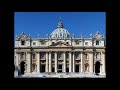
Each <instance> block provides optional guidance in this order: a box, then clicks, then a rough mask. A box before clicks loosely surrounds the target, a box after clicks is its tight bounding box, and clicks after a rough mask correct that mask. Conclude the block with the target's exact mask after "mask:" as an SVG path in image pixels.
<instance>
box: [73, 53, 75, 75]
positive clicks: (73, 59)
mask: <svg viewBox="0 0 120 90" xmlns="http://www.w3.org/2000/svg"><path fill="white" fill-rule="evenodd" d="M74 54H75V53H74V52H73V73H74V72H75V55H74Z"/></svg>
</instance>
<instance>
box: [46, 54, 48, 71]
mask: <svg viewBox="0 0 120 90" xmlns="http://www.w3.org/2000/svg"><path fill="white" fill-rule="evenodd" d="M46 72H48V52H46Z"/></svg>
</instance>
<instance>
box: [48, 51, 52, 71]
mask: <svg viewBox="0 0 120 90" xmlns="http://www.w3.org/2000/svg"><path fill="white" fill-rule="evenodd" d="M51 68H52V67H51V52H49V72H51Z"/></svg>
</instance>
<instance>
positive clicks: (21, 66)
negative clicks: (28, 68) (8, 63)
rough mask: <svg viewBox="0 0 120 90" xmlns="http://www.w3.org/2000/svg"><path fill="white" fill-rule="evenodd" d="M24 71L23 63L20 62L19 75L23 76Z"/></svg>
mask: <svg viewBox="0 0 120 90" xmlns="http://www.w3.org/2000/svg"><path fill="white" fill-rule="evenodd" d="M24 71H25V62H24V61H22V62H21V63H20V73H21V74H24Z"/></svg>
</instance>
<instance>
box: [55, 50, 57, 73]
mask: <svg viewBox="0 0 120 90" xmlns="http://www.w3.org/2000/svg"><path fill="white" fill-rule="evenodd" d="M55 72H56V73H57V52H55Z"/></svg>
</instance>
